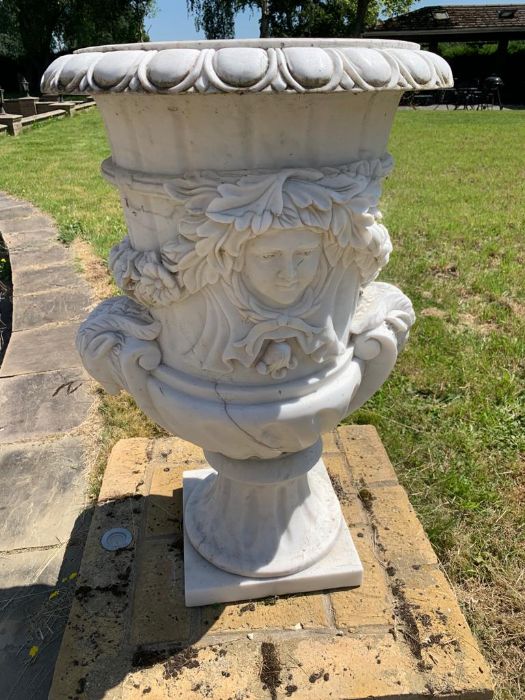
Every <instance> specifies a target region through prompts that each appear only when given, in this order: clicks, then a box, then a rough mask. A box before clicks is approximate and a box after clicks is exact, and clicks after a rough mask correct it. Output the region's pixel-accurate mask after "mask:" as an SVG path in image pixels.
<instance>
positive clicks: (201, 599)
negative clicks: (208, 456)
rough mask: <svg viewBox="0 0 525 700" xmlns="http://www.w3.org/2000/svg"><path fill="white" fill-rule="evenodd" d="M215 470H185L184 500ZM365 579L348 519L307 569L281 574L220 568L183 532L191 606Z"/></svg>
mask: <svg viewBox="0 0 525 700" xmlns="http://www.w3.org/2000/svg"><path fill="white" fill-rule="evenodd" d="M212 471H213V470H212V469H195V470H192V471H186V472H184V474H183V489H182V493H183V500H184V502H186V500H187V498H188V497H189V495H190V493H191V491H192V489H193V488H194V487H195V485H196V483H197V482H198V481H199V480H201V479H205V478H206V477H207V476H208V475H209V474H210V473H212ZM362 580H363V566H362V564H361V560H360V559H359V555H358V553H357V551H356V548H355V546H354V543H353V541H352V537H351V535H350V532H349V530H348V527H347V525H346V523H345V522H343V525H342V527H341V531H340V533H339V537H338V538H337V540H336V542H335V544H334V546H333V547H332V549H331V550H330V552H329V553H328V554H327V555H326V556H325V557H324V558H323V559H321V560H320V561H318V562H317V563H316V564H314V565H313V566H311V567H309V568H308V569H305V570H304V571H300V572H299V573H297V574H292V575H291V576H282V577H280V578H247V577H245V576H238V575H236V574H230V573H228V572H227V571H223V570H222V569H218V568H217V567H216V566H214V565H213V564H210V562H209V561H207V560H206V559H204V558H203V557H201V555H200V554H199V553H198V552H197V551H196V549H195V548H194V547H193V545H192V544H191V542H190V539H189V537H188V536H187V535H186V532H184V590H185V593H184V595H185V600H186V605H187V606H188V607H193V606H196V605H209V604H212V603H231V602H234V601H239V600H248V599H252V598H265V597H266V596H272V595H284V594H286V593H306V592H309V591H322V590H326V589H330V588H347V587H351V586H360V585H361V582H362Z"/></svg>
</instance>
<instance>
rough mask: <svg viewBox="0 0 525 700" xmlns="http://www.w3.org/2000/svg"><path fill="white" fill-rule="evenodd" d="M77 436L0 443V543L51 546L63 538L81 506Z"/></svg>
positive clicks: (81, 458)
mask: <svg viewBox="0 0 525 700" xmlns="http://www.w3.org/2000/svg"><path fill="white" fill-rule="evenodd" d="M85 477H86V457H85V448H84V444H83V442H82V440H81V439H80V438H78V437H65V438H62V439H59V440H54V441H51V442H46V443H43V444H41V443H29V444H28V443H23V444H14V445H9V446H4V447H1V446H0V481H1V482H2V483H4V484H7V483H8V484H9V488H3V489H0V511H1V512H2V513H3V514H4V516H3V518H2V520H0V547H1V549H2V550H13V549H22V548H24V547H25V548H27V547H31V548H32V547H47V546H50V545H54V546H56V544H57V543H60V542H67V541H68V540H69V537H70V534H71V531H72V530H73V526H74V524H75V522H76V520H77V517H78V516H79V514H80V513H81V512H82V511H83V510H84V508H85V506H86V499H85Z"/></svg>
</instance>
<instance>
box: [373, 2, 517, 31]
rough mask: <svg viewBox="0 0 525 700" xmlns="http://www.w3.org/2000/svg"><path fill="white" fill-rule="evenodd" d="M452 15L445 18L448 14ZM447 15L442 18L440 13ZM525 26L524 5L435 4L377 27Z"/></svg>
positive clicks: (389, 28) (490, 27) (381, 23)
mask: <svg viewBox="0 0 525 700" xmlns="http://www.w3.org/2000/svg"><path fill="white" fill-rule="evenodd" d="M446 15H448V17H446V18H445V16H446ZM440 16H442V17H443V18H442V19H440V18H439V17H440ZM521 27H525V4H523V5H433V6H431V7H421V8H420V9H418V10H414V11H413V12H407V13H406V14H404V15H398V16H397V17H391V18H390V19H387V20H385V21H384V22H380V23H378V25H377V27H376V31H385V30H397V31H418V30H420V31H425V30H426V31H428V30H432V29H449V30H450V29H452V30H454V29H455V30H462V29H492V28H498V29H502V28H509V29H511V28H521Z"/></svg>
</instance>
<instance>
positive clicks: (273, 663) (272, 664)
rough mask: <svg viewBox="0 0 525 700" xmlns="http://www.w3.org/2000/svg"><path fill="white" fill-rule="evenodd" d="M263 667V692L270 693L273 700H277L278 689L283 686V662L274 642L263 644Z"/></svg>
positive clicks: (260, 676) (261, 676)
mask: <svg viewBox="0 0 525 700" xmlns="http://www.w3.org/2000/svg"><path fill="white" fill-rule="evenodd" d="M261 656H262V665H261V672H260V674H259V678H260V680H261V683H262V686H263V690H269V691H270V697H271V699H272V700H277V688H278V687H279V686H280V685H281V670H282V666H281V660H280V659H279V654H278V653H277V648H276V646H275V644H274V643H273V642H262V644H261Z"/></svg>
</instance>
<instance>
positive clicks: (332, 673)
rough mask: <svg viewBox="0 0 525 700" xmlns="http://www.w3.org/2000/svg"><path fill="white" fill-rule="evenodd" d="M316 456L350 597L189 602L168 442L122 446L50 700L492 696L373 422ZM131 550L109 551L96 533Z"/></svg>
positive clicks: (184, 449) (193, 458) (111, 465)
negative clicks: (339, 537) (125, 534)
mask: <svg viewBox="0 0 525 700" xmlns="http://www.w3.org/2000/svg"><path fill="white" fill-rule="evenodd" d="M324 459H325V463H326V464H327V468H328V470H329V473H330V476H331V478H332V480H333V483H334V488H335V490H336V492H337V495H338V497H339V499H340V501H341V504H342V507H343V511H344V513H345V517H346V520H347V523H348V525H349V527H350V530H351V532H352V536H353V538H354V541H355V543H356V546H357V547H358V550H359V554H360V556H361V557H362V560H363V563H364V566H365V578H364V583H363V585H362V586H361V587H360V588H356V589H345V590H343V589H341V590H338V591H328V592H326V591H320V592H318V593H313V594H309V595H290V596H283V597H278V598H269V599H264V600H258V601H244V602H240V603H235V604H229V605H211V606H205V607H201V608H186V607H185V606H184V591H183V580H184V579H183V575H182V573H183V556H184V552H183V537H182V492H181V491H182V489H181V484H182V472H183V471H186V470H189V469H198V468H201V467H202V465H203V462H204V460H203V454H202V451H201V450H200V449H198V448H197V447H194V446H193V445H191V444H189V443H186V442H184V441H183V440H180V439H177V438H165V439H157V440H146V439H143V440H141V439H133V440H124V441H121V442H120V443H118V444H117V445H116V447H115V448H114V450H113V452H112V454H111V456H110V459H109V462H108V466H107V470H106V474H105V476H104V482H103V485H102V489H101V493H100V497H99V502H98V506H97V508H96V510H95V513H94V517H93V521H92V525H91V529H90V533H89V536H88V541H87V544H86V549H85V553H84V557H83V561H82V566H81V570H80V574H79V580H78V587H77V591H76V596H75V603H74V605H73V607H72V610H71V614H70V617H69V621H68V625H67V628H66V632H65V635H64V639H63V643H62V647H61V650H60V655H59V659H58V662H57V666H56V670H55V675H54V680H53V686H52V689H51V694H50V698H51V700H63V699H65V698H78V699H84V698H88V699H89V700H96V699H98V698H104V699H105V700H110V699H115V700H116V699H117V698H118V700H138V699H139V698H141V699H142V698H144V697H148V698H149V699H151V700H154V699H156V700H161V699H162V700H164V699H165V698H181V699H183V700H186V698H195V699H196V700H198V699H199V698H210V699H211V700H248V699H251V700H263V699H268V700H279V699H281V698H287V697H292V698H294V700H302V699H303V698H311V699H312V700H329V699H331V700H336V699H339V700H343V699H346V700H365V699H367V698H368V699H376V700H423V699H425V698H432V697H439V698H441V700H488V699H489V698H491V697H492V684H491V680H490V674H489V671H488V667H487V665H486V663H485V661H484V660H483V658H482V656H481V654H480V652H479V650H478V647H477V645H476V642H475V640H474V638H473V637H472V634H471V633H470V630H469V629H468V626H467V623H466V621H465V618H464V617H463V615H462V613H461V610H460V608H459V606H458V603H457V600H456V598H455V596H454V593H453V591H452V590H451V588H450V586H449V584H448V582H447V580H446V578H445V577H444V575H443V573H442V572H441V570H440V568H439V565H438V563H437V560H436V558H435V555H434V554H433V551H432V548H431V547H430V544H429V543H428V540H427V539H426V537H425V535H424V532H423V529H422V527H421V524H420V523H419V521H418V520H417V518H416V516H415V514H414V511H413V509H412V508H411V506H410V504H409V502H408V499H407V498H406V494H405V493H404V491H403V489H402V488H401V487H400V486H399V484H398V483H397V480H396V478H395V472H394V471H393V469H392V465H391V464H390V462H389V460H388V457H387V456H386V453H385V451H384V449H383V446H382V445H381V441H380V440H379V437H378V435H377V433H376V431H375V429H374V428H372V427H371V426H348V427H341V428H339V429H338V430H337V431H335V432H334V433H332V434H331V435H328V436H325V441H324ZM115 526H122V527H127V528H129V529H130V530H131V532H132V534H133V543H132V545H131V546H130V547H128V548H127V549H126V550H122V551H121V552H120V553H111V552H107V551H105V550H104V549H103V548H102V547H101V546H100V537H101V535H102V534H103V532H104V531H105V530H106V529H109V528H111V527H115Z"/></svg>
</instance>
